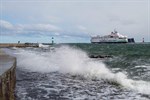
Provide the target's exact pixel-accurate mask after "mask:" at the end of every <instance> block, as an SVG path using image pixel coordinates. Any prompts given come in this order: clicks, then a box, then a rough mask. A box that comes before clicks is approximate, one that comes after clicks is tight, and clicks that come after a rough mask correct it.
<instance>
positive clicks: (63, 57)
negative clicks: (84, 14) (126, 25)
mask: <svg viewBox="0 0 150 100" xmlns="http://www.w3.org/2000/svg"><path fill="white" fill-rule="evenodd" d="M6 51H7V52H8V53H9V54H11V55H13V56H15V57H17V68H16V77H17V78H16V80H17V81H16V90H15V96H16V100H150V44H149V43H147V44H144V43H133V44H90V43H70V44H56V45H54V47H50V48H10V49H6ZM90 55H101V56H106V57H104V58H90V57H89V56H90ZM107 56H109V57H107Z"/></svg>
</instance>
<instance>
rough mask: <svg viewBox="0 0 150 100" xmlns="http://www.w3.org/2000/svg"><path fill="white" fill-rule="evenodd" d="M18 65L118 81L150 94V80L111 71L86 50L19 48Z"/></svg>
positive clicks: (37, 70) (44, 70) (65, 47)
mask: <svg viewBox="0 0 150 100" xmlns="http://www.w3.org/2000/svg"><path fill="white" fill-rule="evenodd" d="M16 57H17V66H18V67H19V68H22V69H25V70H28V71H31V72H40V73H49V72H54V71H58V72H60V73H70V74H75V75H82V76H84V77H86V78H93V77H94V78H97V79H104V80H106V81H110V82H116V83H118V84H120V85H122V86H123V87H125V88H129V89H132V90H134V91H137V92H139V93H144V94H150V82H146V81H137V80H132V79H129V78H128V77H127V75H126V74H124V73H122V72H119V73H113V72H111V71H110V70H109V69H108V68H107V66H106V65H105V64H104V63H103V62H102V61H96V60H93V59H90V58H89V57H88V55H87V54H86V52H84V51H82V50H80V49H77V48H73V47H69V46H62V47H59V48H55V50H54V51H53V52H39V51H38V52H37V51H32V50H23V49H21V50H20V49H19V50H17V54H16Z"/></svg>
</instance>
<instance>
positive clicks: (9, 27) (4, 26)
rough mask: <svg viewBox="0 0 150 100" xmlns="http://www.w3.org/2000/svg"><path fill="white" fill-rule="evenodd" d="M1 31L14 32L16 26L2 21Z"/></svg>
mask: <svg viewBox="0 0 150 100" xmlns="http://www.w3.org/2000/svg"><path fill="white" fill-rule="evenodd" d="M0 29H1V31H12V30H14V29H15V28H14V26H13V25H12V24H11V23H9V22H8V21H5V20H0Z"/></svg>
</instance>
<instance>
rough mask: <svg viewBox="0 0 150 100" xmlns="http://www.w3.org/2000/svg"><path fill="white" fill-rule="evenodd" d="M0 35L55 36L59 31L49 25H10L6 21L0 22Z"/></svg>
mask: <svg viewBox="0 0 150 100" xmlns="http://www.w3.org/2000/svg"><path fill="white" fill-rule="evenodd" d="M0 29H1V35H14V34H16V35H17V34H26V33H27V34H30V33H37V34H53V33H54V34H56V33H57V34H56V35H58V32H60V31H61V29H60V28H59V27H57V26H55V25H51V24H15V25H13V24H11V23H10V22H8V21H5V20H0Z"/></svg>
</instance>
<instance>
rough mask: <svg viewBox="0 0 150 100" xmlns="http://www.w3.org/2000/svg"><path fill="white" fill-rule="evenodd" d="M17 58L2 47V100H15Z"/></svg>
mask: <svg viewBox="0 0 150 100" xmlns="http://www.w3.org/2000/svg"><path fill="white" fill-rule="evenodd" d="M15 71H16V58H15V57H12V56H9V55H7V54H5V52H3V51H2V50H1V49H0V100H15V95H14V94H15V93H14V92H15V84H16V73H15Z"/></svg>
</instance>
